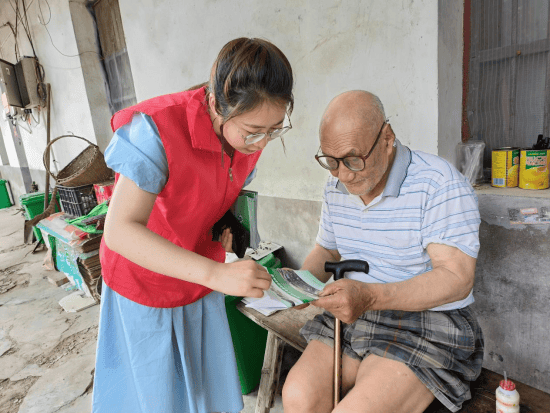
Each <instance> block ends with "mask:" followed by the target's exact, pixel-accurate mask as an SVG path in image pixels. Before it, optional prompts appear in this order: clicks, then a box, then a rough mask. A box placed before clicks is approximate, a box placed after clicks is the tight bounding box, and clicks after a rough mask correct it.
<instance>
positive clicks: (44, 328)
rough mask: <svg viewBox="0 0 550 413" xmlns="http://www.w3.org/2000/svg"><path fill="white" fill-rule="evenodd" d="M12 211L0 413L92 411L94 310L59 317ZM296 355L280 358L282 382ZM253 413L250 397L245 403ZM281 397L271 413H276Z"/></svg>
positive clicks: (2, 240)
mask: <svg viewBox="0 0 550 413" xmlns="http://www.w3.org/2000/svg"><path fill="white" fill-rule="evenodd" d="M23 222H24V221H23V218H22V216H21V214H20V213H18V211H17V209H16V207H11V208H7V209H2V210H0V413H17V412H19V413H54V412H55V413H88V412H90V411H91V394H92V388H93V371H94V361H95V348H96V340H97V326H98V316H99V306H98V305H96V306H93V307H91V308H88V309H86V310H83V311H80V312H78V313H66V312H65V311H64V310H63V309H62V308H61V307H60V306H59V304H58V302H59V300H60V299H61V298H63V297H65V296H67V295H68V294H70V293H69V292H66V291H65V290H63V289H62V288H60V287H55V286H54V285H53V284H51V283H50V282H48V279H47V276H48V275H50V274H52V272H51V271H48V270H46V269H44V268H43V267H42V263H43V261H44V258H45V257H46V253H45V251H41V252H38V253H36V254H32V250H33V247H34V246H33V245H25V244H24V243H23ZM298 356H299V354H297V352H296V351H293V350H292V349H288V351H285V356H284V361H283V375H282V377H283V378H284V376H285V373H286V371H288V369H289V368H290V366H291V365H292V364H293V363H294V362H295V361H296V359H297V357H298ZM243 398H244V404H245V408H244V410H243V412H245V413H252V412H254V406H255V404H256V398H257V392H253V393H251V394H249V395H245V396H244V397H243ZM282 411H283V409H282V403H281V396H280V390H279V395H278V396H277V398H276V401H275V407H274V408H273V409H271V412H272V413H281V412H282Z"/></svg>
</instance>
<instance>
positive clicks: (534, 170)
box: [519, 149, 549, 189]
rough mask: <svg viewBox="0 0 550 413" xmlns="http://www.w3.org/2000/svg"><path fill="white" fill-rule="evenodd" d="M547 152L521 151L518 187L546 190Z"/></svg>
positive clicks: (545, 150)
mask: <svg viewBox="0 0 550 413" xmlns="http://www.w3.org/2000/svg"><path fill="white" fill-rule="evenodd" d="M548 184H549V180H548V150H547V149H542V150H536V149H522V150H521V156H520V161H519V187H520V188H522V189H546V188H548Z"/></svg>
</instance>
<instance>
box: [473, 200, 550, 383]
mask: <svg viewBox="0 0 550 413" xmlns="http://www.w3.org/2000/svg"><path fill="white" fill-rule="evenodd" d="M540 194H541V196H544V194H545V191H541V192H540ZM530 195H532V194H530ZM479 205H480V212H481V217H482V224H481V229H480V241H481V250H480V254H479V258H478V262H477V271H476V283H475V286H474V296H475V299H476V302H475V303H474V308H475V309H476V311H477V314H478V318H479V322H480V323H481V326H482V327H483V332H484V334H485V349H486V350H485V358H484V366H485V367H486V368H488V369H490V370H493V371H496V372H498V373H500V374H503V371H504V370H506V372H507V374H508V376H509V377H512V378H515V379H517V380H519V381H521V382H523V383H527V384H529V385H531V386H533V387H536V388H538V389H541V390H544V391H546V392H550V345H549V343H550V321H549V320H550V304H549V303H550V239H549V234H550V232H549V229H550V225H510V222H509V218H508V208H525V207H539V208H540V207H542V206H545V207H547V208H550V199H549V198H548V195H546V198H532V197H517V196H499V195H479Z"/></svg>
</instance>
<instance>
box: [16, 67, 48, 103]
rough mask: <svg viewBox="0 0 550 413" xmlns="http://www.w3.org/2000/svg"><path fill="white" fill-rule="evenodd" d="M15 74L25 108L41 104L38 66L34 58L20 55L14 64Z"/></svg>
mask: <svg viewBox="0 0 550 413" xmlns="http://www.w3.org/2000/svg"><path fill="white" fill-rule="evenodd" d="M15 74H16V77H17V83H18V85H19V93H20V95H21V103H22V104H23V106H24V107H25V109H31V108H36V107H38V106H42V103H43V102H41V99H40V96H39V94H38V84H39V80H38V78H39V67H38V62H37V60H36V58H34V57H22V58H21V59H20V60H19V61H18V62H17V63H16V64H15Z"/></svg>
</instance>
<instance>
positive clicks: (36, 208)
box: [19, 192, 59, 241]
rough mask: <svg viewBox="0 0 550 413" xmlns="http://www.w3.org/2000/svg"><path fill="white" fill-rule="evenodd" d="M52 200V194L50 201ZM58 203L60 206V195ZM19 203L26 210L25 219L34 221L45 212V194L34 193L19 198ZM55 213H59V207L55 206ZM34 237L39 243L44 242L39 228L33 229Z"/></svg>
mask: <svg viewBox="0 0 550 413" xmlns="http://www.w3.org/2000/svg"><path fill="white" fill-rule="evenodd" d="M50 199H52V194H51V193H50V195H49V198H48V200H50ZM57 201H58V204H59V195H57ZM19 203H20V204H21V206H22V207H23V208H24V209H25V219H33V218H34V217H35V216H37V215H39V214H41V213H42V212H44V192H32V193H30V194H24V195H21V196H20V197H19ZM55 212H59V208H58V207H57V205H56V206H55ZM33 231H34V235H35V236H36V239H37V240H38V241H42V232H41V231H40V230H39V229H38V228H36V227H35V228H33Z"/></svg>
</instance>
